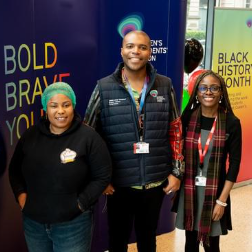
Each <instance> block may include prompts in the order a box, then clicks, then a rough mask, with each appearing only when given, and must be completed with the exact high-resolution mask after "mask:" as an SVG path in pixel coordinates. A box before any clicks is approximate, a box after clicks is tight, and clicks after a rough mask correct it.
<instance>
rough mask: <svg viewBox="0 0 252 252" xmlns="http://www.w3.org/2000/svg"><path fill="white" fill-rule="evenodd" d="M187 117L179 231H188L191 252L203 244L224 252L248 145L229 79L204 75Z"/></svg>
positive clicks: (214, 251)
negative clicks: (234, 107) (231, 98)
mask: <svg viewBox="0 0 252 252" xmlns="http://www.w3.org/2000/svg"><path fill="white" fill-rule="evenodd" d="M181 118H182V123H183V132H184V138H185V143H184V157H185V175H184V181H183V184H182V186H181V190H180V192H179V194H178V195H179V197H177V199H176V202H175V205H174V208H175V210H177V218H176V227H177V228H179V229H184V230H185V235H186V244H185V251H186V252H198V251H199V243H200V242H202V244H203V246H204V249H205V251H206V252H219V251H220V249H219V237H220V235H225V234H227V232H228V230H231V229H232V225H231V213H230V197H229V194H230V191H231V189H232V187H233V185H234V183H235V181H236V178H237V175H238V172H239V167H240V160H241V146H242V136H241V125H240V120H239V119H238V118H237V117H236V116H235V115H234V113H233V110H232V108H231V105H230V101H229V98H228V93H227V89H226V85H225V81H224V79H223V78H222V77H221V76H220V75H218V74H216V73H215V72H213V71H211V70H207V71H204V72H203V73H201V74H200V75H199V76H198V78H197V79H196V82H195V86H194V89H193V92H192V94H191V97H190V100H189V102H188V105H187V106H186V108H185V110H184V112H183V114H182V116H181ZM227 160H228V163H227ZM176 208H177V209H176Z"/></svg>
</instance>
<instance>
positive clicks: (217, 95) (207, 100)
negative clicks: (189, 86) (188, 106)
mask: <svg viewBox="0 0 252 252" xmlns="http://www.w3.org/2000/svg"><path fill="white" fill-rule="evenodd" d="M221 95H222V91H221V84H220V81H219V79H217V78H216V77H214V76H212V75H207V76H206V77H205V78H203V79H202V80H201V82H200V83H199V85H198V91H197V96H198V100H199V102H200V104H201V108H202V113H203V114H204V113H206V112H207V113H208V114H214V113H215V112H217V110H218V107H219V101H220V99H221Z"/></svg>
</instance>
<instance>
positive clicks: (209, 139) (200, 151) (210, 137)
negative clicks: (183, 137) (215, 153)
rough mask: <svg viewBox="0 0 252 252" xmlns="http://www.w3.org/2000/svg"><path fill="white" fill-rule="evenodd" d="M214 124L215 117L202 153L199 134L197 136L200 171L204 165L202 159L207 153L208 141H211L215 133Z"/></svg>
mask: <svg viewBox="0 0 252 252" xmlns="http://www.w3.org/2000/svg"><path fill="white" fill-rule="evenodd" d="M216 122H217V116H216V117H215V119H214V123H213V126H212V129H211V131H210V133H209V135H208V137H207V141H206V144H205V148H204V151H202V145H201V133H200V135H199V140H198V149H199V158H200V168H201V169H202V168H203V164H204V158H205V155H206V153H207V151H208V148H209V144H210V141H211V140H212V138H213V133H214V131H215V127H216Z"/></svg>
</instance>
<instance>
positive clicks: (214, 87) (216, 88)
mask: <svg viewBox="0 0 252 252" xmlns="http://www.w3.org/2000/svg"><path fill="white" fill-rule="evenodd" d="M198 90H199V92H200V93H202V94H205V93H206V92H207V91H208V90H210V92H211V93H212V94H217V93H219V91H220V90H221V87H220V86H218V85H212V86H210V87H208V86H206V85H200V86H198Z"/></svg>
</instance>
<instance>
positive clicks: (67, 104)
mask: <svg viewBox="0 0 252 252" xmlns="http://www.w3.org/2000/svg"><path fill="white" fill-rule="evenodd" d="M47 115H48V120H49V122H50V130H51V132H52V133H54V134H61V133H63V132H64V131H66V130H67V129H68V128H69V127H70V125H71V123H72V121H73V117H74V108H73V105H72V101H71V99H70V98H68V97H67V96H66V95H63V94H56V95H54V96H53V97H52V98H51V99H50V100H49V101H48V103H47Z"/></svg>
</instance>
